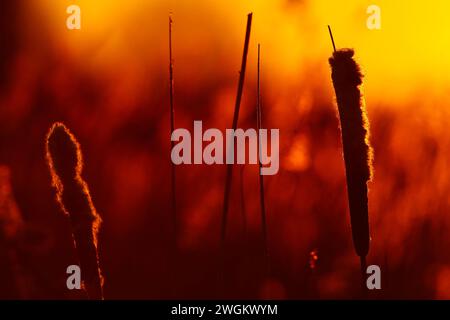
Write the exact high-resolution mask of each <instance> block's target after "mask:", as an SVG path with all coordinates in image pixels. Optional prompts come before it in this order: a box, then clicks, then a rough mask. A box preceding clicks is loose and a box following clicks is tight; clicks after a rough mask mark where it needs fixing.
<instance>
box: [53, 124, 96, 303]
mask: <svg viewBox="0 0 450 320" xmlns="http://www.w3.org/2000/svg"><path fill="white" fill-rule="evenodd" d="M46 149H47V150H46V151H47V161H48V165H49V168H50V173H51V175H52V183H53V186H54V187H55V188H56V198H57V201H58V203H59V205H60V207H61V209H62V211H63V212H64V213H65V214H67V215H68V216H69V218H70V222H71V225H72V234H73V238H74V241H75V246H76V249H77V252H78V258H79V260H80V269H81V278H82V280H83V285H84V289H85V291H86V293H87V295H88V297H89V299H94V300H101V299H103V288H102V286H103V277H102V275H101V270H100V267H99V261H98V251H97V248H98V245H97V235H98V231H99V228H100V223H101V219H100V216H99V215H98V213H97V211H96V210H95V207H94V204H93V202H92V199H91V195H90V193H89V188H88V185H87V183H86V182H85V181H84V180H83V178H82V169H83V156H82V154H81V149H80V145H79V143H78V142H77V140H76V138H75V136H74V135H73V134H72V133H71V132H70V131H69V129H67V128H66V127H65V126H64V124H62V123H55V124H54V125H53V126H52V128H51V129H50V131H49V134H48V135H47V143H46Z"/></svg>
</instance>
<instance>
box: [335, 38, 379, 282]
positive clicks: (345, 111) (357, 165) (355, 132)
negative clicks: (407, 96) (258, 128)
mask: <svg viewBox="0 0 450 320" xmlns="http://www.w3.org/2000/svg"><path fill="white" fill-rule="evenodd" d="M330 35H331V30H330ZM353 55H354V51H353V50H352V49H341V50H337V51H334V53H333V56H332V57H331V58H330V59H329V62H330V65H331V77H332V80H333V85H334V89H335V92H336V100H337V105H338V111H339V118H340V123H341V133H342V145H343V149H344V161H345V171H346V176H347V191H348V201H349V208H350V220H351V227H352V237H353V244H354V247H355V251H356V253H357V255H358V256H359V257H360V263H361V272H362V274H363V276H364V277H363V279H365V272H366V256H367V254H368V252H369V242H370V236H369V214H368V187H367V183H368V182H369V181H370V180H371V179H372V158H373V156H372V148H371V146H370V143H369V121H368V118H367V113H366V108H365V103H364V99H363V97H362V94H361V91H360V86H361V85H362V77H363V76H362V74H361V70H360V67H359V65H358V64H357V63H356V62H355V60H354V59H353ZM363 286H364V287H365V281H364V280H363Z"/></svg>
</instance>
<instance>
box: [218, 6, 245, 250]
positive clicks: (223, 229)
mask: <svg viewBox="0 0 450 320" xmlns="http://www.w3.org/2000/svg"><path fill="white" fill-rule="evenodd" d="M251 28H252V13H249V14H248V15H247V29H246V33H245V42H244V52H243V55H242V64H241V71H240V73H239V83H238V89H237V95H236V104H235V106H234V115H233V124H232V128H233V130H236V129H237V124H238V120H239V109H240V107H241V99H242V90H243V88H244V80H245V69H246V66H247V54H248V45H249V42H250V31H251ZM232 173H233V165H232V164H227V173H226V178H225V190H224V196H223V210H222V225H221V233H220V235H221V243H222V247H224V244H225V234H226V228H227V215H228V207H229V198H230V189H231V180H232Z"/></svg>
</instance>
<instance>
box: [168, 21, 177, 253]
mask: <svg viewBox="0 0 450 320" xmlns="http://www.w3.org/2000/svg"><path fill="white" fill-rule="evenodd" d="M172 23H173V20H172V15H169V81H170V83H169V87H170V88H169V89H170V94H169V95H170V135H172V133H173V131H174V130H175V110H174V106H173V95H174V88H173V58H172ZM170 141H171V142H170V144H171V145H170V147H171V150H173V147H174V146H175V141H172V139H170ZM170 163H171V207H172V219H173V221H172V224H173V236H174V237H173V241H174V245H175V246H176V237H177V202H176V201H177V197H176V170H175V164H174V163H173V162H172V161H170Z"/></svg>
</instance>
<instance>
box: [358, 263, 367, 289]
mask: <svg viewBox="0 0 450 320" xmlns="http://www.w3.org/2000/svg"><path fill="white" fill-rule="evenodd" d="M359 261H360V265H361V291H362V296H363V298H365V297H366V293H367V285H366V277H367V274H366V270H367V263H366V257H365V256H360V257H359Z"/></svg>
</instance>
